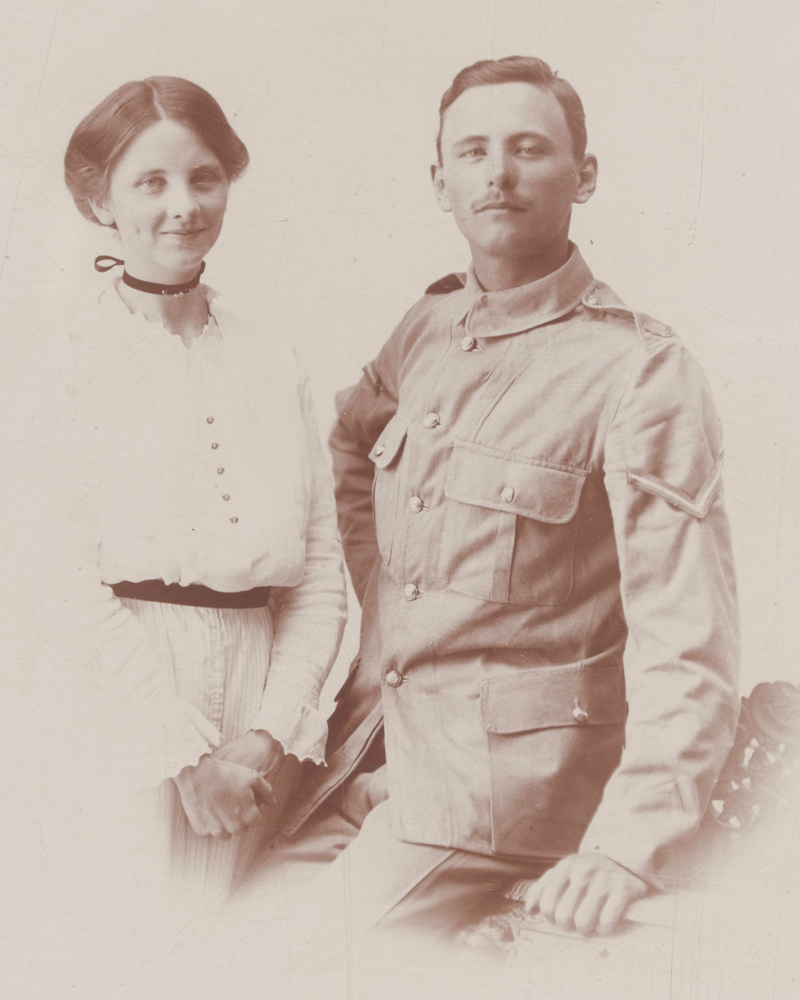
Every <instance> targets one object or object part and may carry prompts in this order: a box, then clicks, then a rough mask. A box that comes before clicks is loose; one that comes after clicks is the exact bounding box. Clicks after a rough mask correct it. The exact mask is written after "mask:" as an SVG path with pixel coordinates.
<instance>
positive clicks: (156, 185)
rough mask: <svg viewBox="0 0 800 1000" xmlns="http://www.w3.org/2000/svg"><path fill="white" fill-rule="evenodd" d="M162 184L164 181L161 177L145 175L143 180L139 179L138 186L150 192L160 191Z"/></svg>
mask: <svg viewBox="0 0 800 1000" xmlns="http://www.w3.org/2000/svg"><path fill="white" fill-rule="evenodd" d="M164 184H165V181H164V178H163V177H145V178H144V179H143V180H141V181H139V187H140V188H144V190H145V191H150V192H153V191H161V190H162V189H163V187H164Z"/></svg>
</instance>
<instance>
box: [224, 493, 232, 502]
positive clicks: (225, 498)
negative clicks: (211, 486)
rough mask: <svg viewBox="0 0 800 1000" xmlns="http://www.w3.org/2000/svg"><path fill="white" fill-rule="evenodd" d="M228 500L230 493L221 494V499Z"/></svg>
mask: <svg viewBox="0 0 800 1000" xmlns="http://www.w3.org/2000/svg"><path fill="white" fill-rule="evenodd" d="M230 498H231V495H230V493H223V494H222V499H223V500H230Z"/></svg>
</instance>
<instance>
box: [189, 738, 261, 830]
mask: <svg viewBox="0 0 800 1000" xmlns="http://www.w3.org/2000/svg"><path fill="white" fill-rule="evenodd" d="M173 780H174V782H175V784H176V785H177V787H178V791H179V793H180V796H181V804H182V805H183V811H184V812H185V813H186V818H187V819H188V820H189V823H190V824H191V827H192V829H193V830H194V832H195V833H196V834H197V835H198V836H199V837H214V838H216V839H218V840H230V838H231V837H232V836H233V835H234V834H235V833H241V832H242V831H243V830H245V829H246V828H247V827H248V826H254V825H256V824H257V823H260V822H261V812H260V810H259V808H258V807H259V805H260V804H261V805H269V806H273V805H275V795H274V794H273V791H272V787H271V785H269V784H268V783H267V782H266V781H265V780H264V779H263V778H262V777H261V775H260V774H259V773H258V772H257V771H256V770H255V769H251V768H247V767H242V766H240V765H239V764H237V763H234V762H232V761H227V760H219V759H216V758H214V757H211V756H204V757H201V758H200V760H199V762H198V763H197V764H196V765H195V766H194V767H185V768H184V769H183V770H182V771H181V773H180V774H179V775H178V776H177V777H176V778H174V779H173Z"/></svg>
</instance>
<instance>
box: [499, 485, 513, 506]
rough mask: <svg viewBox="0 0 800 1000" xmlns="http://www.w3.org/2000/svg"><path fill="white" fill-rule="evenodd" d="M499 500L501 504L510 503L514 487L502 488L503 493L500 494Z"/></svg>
mask: <svg viewBox="0 0 800 1000" xmlns="http://www.w3.org/2000/svg"><path fill="white" fill-rule="evenodd" d="M500 499H501V500H502V501H503V503H511V501H512V500H513V499H514V487H513V486H504V487H503V492H502V493H501V494H500Z"/></svg>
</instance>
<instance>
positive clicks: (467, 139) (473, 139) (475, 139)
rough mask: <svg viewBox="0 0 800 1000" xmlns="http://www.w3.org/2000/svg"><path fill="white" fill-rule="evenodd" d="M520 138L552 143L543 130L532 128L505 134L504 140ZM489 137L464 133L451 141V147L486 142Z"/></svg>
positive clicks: (518, 139)
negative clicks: (460, 137) (464, 134)
mask: <svg viewBox="0 0 800 1000" xmlns="http://www.w3.org/2000/svg"><path fill="white" fill-rule="evenodd" d="M520 139H535V140H536V141H537V142H541V143H543V144H547V145H549V146H552V145H553V139H552V138H551V137H550V136H549V135H546V134H545V133H544V132H536V131H533V130H528V131H524V132H514V134H513V135H509V136H506V138H505V141H506V142H519V141H520ZM488 141H489V137H488V136H485V135H466V136H464V137H463V138H462V139H456V141H455V142H454V143H453V148H454V149H456V148H458V147H460V146H469V145H471V144H472V143H480V142H488Z"/></svg>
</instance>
